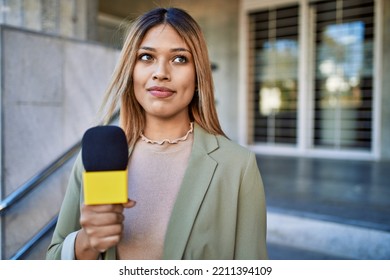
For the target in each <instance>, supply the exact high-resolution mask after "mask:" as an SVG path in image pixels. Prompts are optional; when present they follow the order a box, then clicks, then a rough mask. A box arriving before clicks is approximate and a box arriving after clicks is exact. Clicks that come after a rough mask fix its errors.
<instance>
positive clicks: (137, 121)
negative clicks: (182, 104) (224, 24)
mask: <svg viewBox="0 0 390 280" xmlns="http://www.w3.org/2000/svg"><path fill="white" fill-rule="evenodd" d="M161 24H169V25H170V26H171V27H173V28H174V29H175V30H176V31H177V32H178V34H179V35H180V36H181V37H182V38H183V40H184V41H185V43H186V44H187V45H188V47H189V49H190V51H191V52H192V55H193V58H194V63H195V73H196V92H195V93H194V97H193V99H192V101H191V103H190V104H189V114H190V119H191V120H192V121H195V122H196V123H197V124H199V125H200V126H201V127H202V128H203V129H205V130H206V131H207V132H209V133H211V134H214V135H225V134H224V132H223V131H222V128H221V126H220V123H219V120H218V116H217V111H216V108H215V103H214V83H213V77H212V73H211V64H210V61H209V56H208V51H207V46H206V41H205V39H204V37H203V34H202V31H201V29H200V27H199V25H198V24H197V23H196V21H195V20H194V19H193V18H192V17H191V16H190V15H189V14H188V13H187V12H185V11H184V10H182V9H178V8H167V9H165V8H156V9H153V10H151V11H149V12H147V13H146V14H144V15H142V16H140V17H138V18H137V19H136V20H135V21H134V22H133V24H132V26H131V28H130V30H129V32H128V35H127V38H126V40H125V42H124V45H123V48H122V51H121V53H120V56H119V61H118V64H117V66H116V68H115V71H114V73H113V77H112V80H111V82H110V84H109V86H108V88H107V91H106V93H105V96H104V99H103V103H102V107H101V113H102V114H103V115H104V117H103V123H107V122H108V120H109V119H111V117H112V116H113V114H114V112H115V110H116V109H118V107H119V106H118V104H120V125H121V127H122V128H123V130H124V131H125V134H126V136H127V140H128V142H129V144H130V145H133V144H134V143H135V142H136V141H137V139H138V138H139V136H140V134H141V132H142V130H143V129H144V128H145V112H144V109H143V108H142V107H141V105H140V104H139V103H138V101H137V100H136V98H135V94H134V85H133V70H134V66H135V63H136V56H137V51H138V48H139V46H140V44H141V42H142V40H143V38H144V37H145V35H146V33H147V32H148V31H149V30H150V29H151V28H153V27H155V26H158V25H161Z"/></svg>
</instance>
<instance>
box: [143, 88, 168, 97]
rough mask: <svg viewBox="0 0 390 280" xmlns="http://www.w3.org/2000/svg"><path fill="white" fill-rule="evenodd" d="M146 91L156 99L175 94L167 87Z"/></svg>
mask: <svg viewBox="0 0 390 280" xmlns="http://www.w3.org/2000/svg"><path fill="white" fill-rule="evenodd" d="M147 91H148V92H149V93H150V94H151V95H153V96H154V97H158V98H167V97H170V96H172V95H173V94H174V93H175V91H173V90H172V89H170V88H167V87H150V88H148V89H147Z"/></svg>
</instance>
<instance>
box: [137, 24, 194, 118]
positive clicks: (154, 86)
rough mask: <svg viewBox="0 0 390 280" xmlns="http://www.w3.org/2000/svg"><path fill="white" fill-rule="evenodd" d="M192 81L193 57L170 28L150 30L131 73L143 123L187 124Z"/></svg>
mask: <svg viewBox="0 0 390 280" xmlns="http://www.w3.org/2000/svg"><path fill="white" fill-rule="evenodd" d="M195 79H196V78H195V66H194V60H193V57H192V54H191V52H190V50H189V48H188V46H187V44H186V43H185V42H184V40H183V39H182V38H181V37H180V36H179V34H178V33H177V32H176V30H174V29H173V28H172V27H171V26H170V25H158V26H156V27H154V28H152V29H150V30H149V31H148V32H147V33H146V35H145V37H144V39H143V40H142V42H141V44H140V47H139V49H138V53H137V60H136V64H135V68H134V72H133V82H134V92H135V97H136V99H137V101H138V102H139V103H140V104H141V106H142V107H143V108H144V110H145V113H146V120H151V119H153V118H157V119H160V120H161V119H164V120H173V119H175V120H179V119H181V120H182V118H184V119H186V121H187V120H188V121H189V114H188V105H189V104H190V102H191V100H192V97H193V95H194V92H195Z"/></svg>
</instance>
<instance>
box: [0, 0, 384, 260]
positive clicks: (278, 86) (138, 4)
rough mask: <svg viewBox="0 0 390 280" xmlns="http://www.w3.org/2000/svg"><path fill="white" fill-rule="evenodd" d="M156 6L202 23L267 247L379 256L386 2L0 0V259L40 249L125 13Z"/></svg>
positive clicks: (293, 254)
mask: <svg viewBox="0 0 390 280" xmlns="http://www.w3.org/2000/svg"><path fill="white" fill-rule="evenodd" d="M159 6H161V7H168V6H176V7H180V8H183V9H185V10H187V11H188V12H189V13H190V14H191V15H192V16H193V17H194V18H195V19H196V20H197V21H198V23H199V24H200V26H201V27H202V29H203V32H204V35H205V37H206V40H207V44H208V48H209V55H210V58H211V61H212V67H213V76H214V81H215V91H216V96H215V98H216V100H215V102H216V105H217V110H218V113H219V117H220V121H221V124H222V127H223V129H224V131H225V132H226V134H227V135H228V136H229V137H230V138H231V139H232V140H233V141H236V142H238V143H240V144H241V145H243V146H246V147H248V148H250V149H251V150H253V151H254V152H256V155H257V160H258V165H259V168H260V172H261V174H262V177H263V181H264V185H265V191H266V199H267V217H268V235H267V240H268V246H269V247H268V250H269V255H270V258H271V259H390V184H389V179H390V145H389V143H390V142H389V139H390V109H389V108H390V79H389V78H390V76H389V73H390V28H389V26H390V1H388V0H330V1H321V0H319V1H315V0H299V1H298V0H272V1H271V0H263V1H260V0H259V1H256V0H229V1H226V0H198V1H190V0H181V1H174V0H169V1H163V0H161V1H160V0H158V1H156V0H154V1H152V0H151V1H149V0H142V1H140V0H139V1H137V0H110V1H109V0H61V1H60V0H0V98H1V99H0V102H1V104H0V128H1V130H0V133H1V136H0V146H1V150H0V165H1V168H0V172H1V173H0V174H1V175H0V176H1V186H0V259H44V258H45V253H46V248H47V246H48V244H49V242H50V239H51V234H52V231H53V227H54V225H55V223H56V219H57V214H58V211H59V208H60V205H61V202H62V199H63V195H64V192H65V190H66V186H67V180H68V176H69V172H70V169H71V167H72V165H73V162H74V159H75V155H76V154H77V152H78V151H79V149H80V140H81V137H82V135H83V133H84V131H85V130H86V129H88V128H89V127H91V126H93V125H96V116H97V111H98V108H99V105H100V102H101V99H102V96H103V93H104V91H105V88H106V86H107V84H108V82H109V80H110V77H111V74H112V71H113V69H114V67H115V64H116V62H117V58H118V54H119V52H120V49H121V46H122V43H123V40H124V38H125V36H126V32H127V29H128V27H129V26H131V20H132V19H134V18H135V17H137V16H138V15H140V14H142V13H144V12H146V11H148V10H149V9H152V8H155V7H159ZM114 121H115V120H114Z"/></svg>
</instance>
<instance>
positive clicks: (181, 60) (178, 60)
mask: <svg viewBox="0 0 390 280" xmlns="http://www.w3.org/2000/svg"><path fill="white" fill-rule="evenodd" d="M173 62H176V63H186V62H187V58H186V57H185V56H177V57H175V58H174V59H173Z"/></svg>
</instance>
